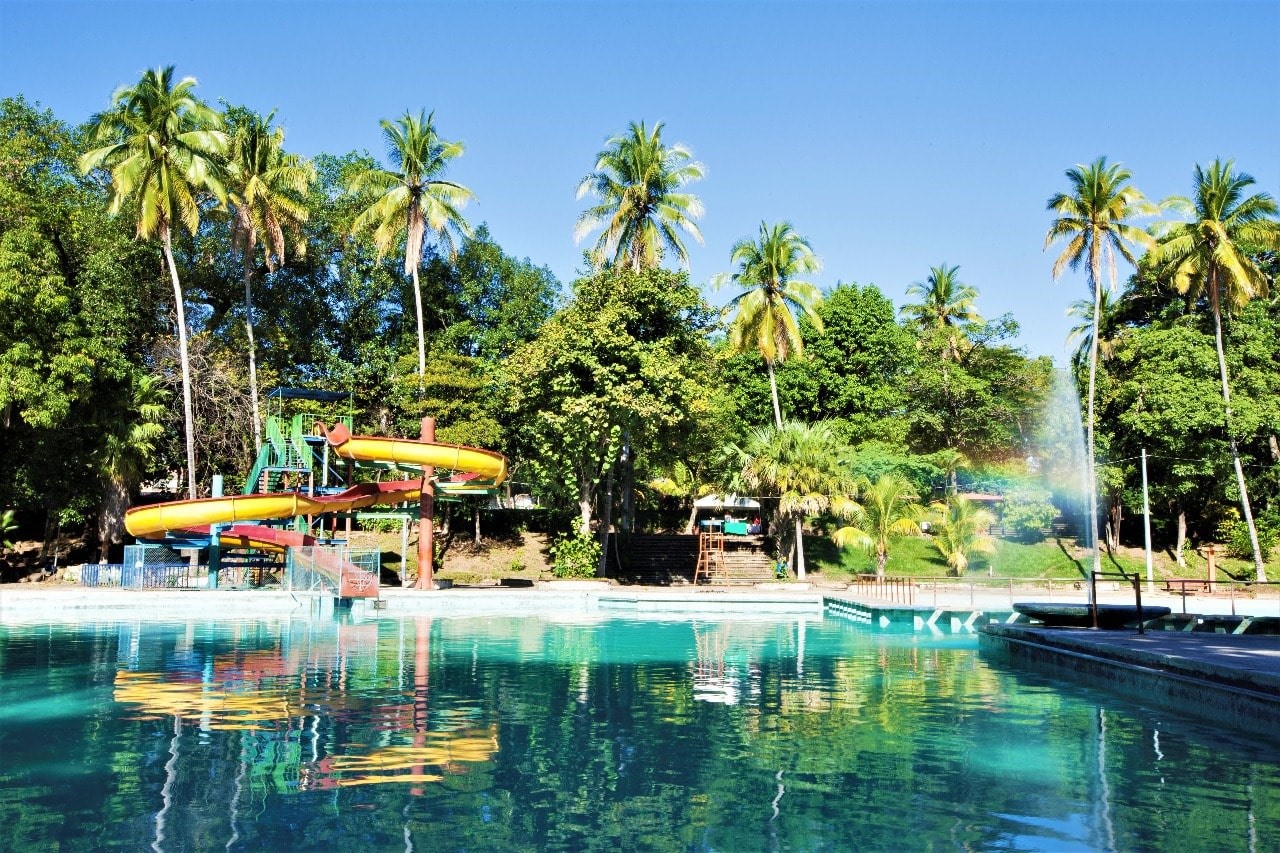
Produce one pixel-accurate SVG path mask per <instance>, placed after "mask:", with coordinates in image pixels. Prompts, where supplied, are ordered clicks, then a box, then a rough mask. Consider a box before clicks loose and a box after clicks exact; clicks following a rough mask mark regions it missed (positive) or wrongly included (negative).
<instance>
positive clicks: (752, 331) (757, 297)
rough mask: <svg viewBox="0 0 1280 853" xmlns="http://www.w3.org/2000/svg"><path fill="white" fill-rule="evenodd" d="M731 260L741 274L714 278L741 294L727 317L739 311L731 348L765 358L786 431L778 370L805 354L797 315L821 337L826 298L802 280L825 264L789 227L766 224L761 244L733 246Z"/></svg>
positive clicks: (746, 241)
mask: <svg viewBox="0 0 1280 853" xmlns="http://www.w3.org/2000/svg"><path fill="white" fill-rule="evenodd" d="M729 260H730V261H731V262H733V263H736V264H737V265H738V271H737V272H735V273H734V274H733V275H732V276H731V277H729V278H727V279H726V277H725V275H724V274H723V273H722V274H720V275H718V276H716V278H715V284H716V286H721V285H723V284H724V283H725V282H726V281H732V282H733V283H734V284H736V285H738V286H739V287H741V288H742V293H739V294H738V295H737V296H735V297H734V298H733V299H731V300H730V301H729V304H728V305H726V306H725V309H724V310H725V313H726V314H727V313H730V312H733V311H737V314H736V316H735V317H734V319H733V324H732V325H731V326H730V327H729V345H730V347H731V348H732V349H733V350H734V351H735V352H740V353H745V352H758V353H760V355H761V357H762V358H764V361H765V365H766V366H767V367H768V370H769V391H770V393H771V394H772V395H773V422H774V425H775V426H776V427H777V428H778V429H782V406H781V405H779V403H778V380H777V378H776V377H775V375H774V364H775V363H778V362H783V361H786V360H787V359H788V358H789V357H790V356H791V355H792V354H800V353H802V352H804V341H803V340H802V339H801V337H800V327H799V326H798V325H797V324H796V318H795V315H793V314H792V309H795V310H796V311H798V312H799V313H801V314H803V315H804V316H806V317H808V318H809V322H811V323H812V324H813V326H814V328H816V329H817V330H818V331H819V332H821V331H822V318H821V317H820V316H819V315H818V303H819V301H820V300H821V299H822V295H821V294H820V293H819V291H818V288H817V287H816V286H814V285H813V284H811V283H809V282H807V281H802V280H800V279H799V278H798V276H802V275H807V274H809V273H815V272H818V271H819V270H820V269H822V263H821V262H820V261H819V260H818V257H817V255H815V254H814V253H813V249H812V248H811V247H810V246H809V241H808V240H806V239H804V238H803V237H801V236H800V235H799V234H797V233H796V231H795V229H794V228H792V227H791V223H790V222H782V223H779V224H776V225H772V226H770V225H767V224H765V223H763V222H761V223H760V238H759V240H752V239H751V238H750V237H744V238H742V239H741V240H739V241H738V242H737V243H735V244H734V246H733V250H732V251H731V252H730V254H729Z"/></svg>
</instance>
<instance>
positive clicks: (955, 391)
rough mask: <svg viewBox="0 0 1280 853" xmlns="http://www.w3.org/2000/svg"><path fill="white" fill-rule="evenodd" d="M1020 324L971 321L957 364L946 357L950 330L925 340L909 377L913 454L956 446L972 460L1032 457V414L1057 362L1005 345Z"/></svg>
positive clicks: (1045, 393)
mask: <svg viewBox="0 0 1280 853" xmlns="http://www.w3.org/2000/svg"><path fill="white" fill-rule="evenodd" d="M1017 329H1018V325H1017V323H1015V322H1013V320H1012V319H1011V318H1010V317H1008V316H1004V317H999V318H997V319H995V320H992V321H990V322H988V323H985V324H981V325H979V324H972V325H970V326H969V327H967V328H966V329H965V330H964V334H965V338H966V341H965V343H963V344H961V345H960V346H959V347H957V349H956V351H957V352H958V353H959V357H958V358H957V359H956V360H955V361H952V360H951V359H950V358H949V357H948V355H947V353H948V351H949V350H950V347H951V343H950V335H949V334H948V333H947V332H945V331H943V332H938V331H936V330H935V331H933V332H929V333H926V334H924V335H923V336H922V337H921V339H920V341H919V346H920V353H919V360H918V362H917V363H916V366H915V368H914V369H913V370H912V371H911V372H910V373H909V374H908V375H907V377H906V380H905V385H906V394H905V397H906V403H905V406H904V409H905V414H906V416H907V418H909V421H910V431H909V432H908V444H909V445H910V446H911V449H912V450H913V451H915V452H916V453H923V454H930V453H934V452H935V451H938V450H944V449H951V450H956V451H958V452H960V453H963V454H964V455H965V456H967V457H968V458H969V459H971V460H974V461H983V460H993V461H994V460H1007V459H1010V458H1022V457H1024V456H1025V455H1026V453H1027V449H1028V448H1027V445H1028V442H1029V440H1030V436H1031V432H1032V428H1033V426H1034V424H1033V423H1031V418H1030V413H1032V412H1036V411H1038V410H1039V409H1040V408H1041V406H1042V404H1043V402H1044V400H1045V399H1046V398H1047V397H1048V396H1049V390H1050V387H1051V384H1052V383H1051V380H1052V376H1053V363H1052V361H1051V360H1050V359H1049V358H1047V357H1041V358H1038V359H1029V358H1027V356H1026V355H1025V354H1024V353H1023V352H1022V351H1021V350H1019V349H1016V348H1014V347H1012V346H1009V345H1008V344H1005V343H1004V341H1005V340H1007V339H1008V338H1011V337H1013V336H1014V335H1016V334H1017Z"/></svg>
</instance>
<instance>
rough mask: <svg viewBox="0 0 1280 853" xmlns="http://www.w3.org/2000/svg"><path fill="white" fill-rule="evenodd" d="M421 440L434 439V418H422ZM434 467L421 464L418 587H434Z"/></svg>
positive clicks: (430, 440) (429, 441)
mask: <svg viewBox="0 0 1280 853" xmlns="http://www.w3.org/2000/svg"><path fill="white" fill-rule="evenodd" d="M418 435H419V438H420V440H422V441H423V442H428V443H431V442H434V441H435V440H436V419H435V418H431V417H427V418H423V419H422V430H421V432H420V433H419V434H418ZM435 474H436V469H435V467H434V466H432V465H424V466H422V494H421V496H420V497H419V498H418V583H417V588H418V589H435V580H436V578H435V558H436V547H435V529H434V527H433V526H432V523H433V518H434V517H435V512H436V495H435V491H434V485H433V484H432V482H431V480H432V478H433V477H435Z"/></svg>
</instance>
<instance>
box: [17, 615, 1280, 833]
mask: <svg viewBox="0 0 1280 853" xmlns="http://www.w3.org/2000/svg"><path fill="white" fill-rule="evenodd" d="M0 640H2V641H3V642H2V646H0V689H2V690H3V692H4V701H3V703H0V756H2V760H0V819H2V820H3V821H4V823H5V826H6V832H5V834H6V836H7V838H8V839H9V841H8V844H9V845H10V847H11V849H44V848H57V847H62V848H67V849H85V848H119V849H127V850H140V849H147V848H150V849H154V850H205V849H213V848H219V849H228V850H238V849H246V850H260V849H297V850H306V849H413V850H524V849H566V850H581V849H616V848H624V849H655V850H687V849H700V850H764V849H804V850H809V849H841V850H854V849H857V850H902V849H941V848H946V849H1008V850H1107V849H1114V850H1135V849H1178V850H1196V849H1204V850H1209V849H1212V850H1275V849H1278V848H1280V744H1278V743H1277V742H1276V741H1275V740H1274V739H1273V738H1272V739H1263V738H1256V737H1252V736H1249V735H1247V734H1242V733H1237V732H1231V731H1225V730H1224V731H1219V730H1215V728H1214V727H1213V726H1212V725H1211V724H1208V723H1206V722H1205V721H1204V720H1193V719H1190V718H1179V717H1176V716H1174V715H1171V714H1169V713H1168V712H1165V711H1160V710H1154V709H1149V708H1144V707H1143V706H1141V705H1138V704H1134V703H1132V702H1128V701H1126V700H1124V699H1121V698H1118V697H1115V696H1113V695H1110V694H1107V693H1103V692H1095V691H1092V690H1090V689H1088V688H1087V687H1083V686H1077V685H1071V684H1066V685H1064V684H1062V683H1061V682H1057V681H1052V680H1050V679H1047V678H1045V677H1042V676H1037V675H1031V674H1026V673H1022V672H1018V671H1014V670H1011V669H1005V668H1003V667H1002V666H1001V665H1000V664H998V663H995V662H994V661H992V660H988V659H985V658H984V657H983V656H981V655H979V653H978V651H977V643H976V641H975V640H974V639H973V638H971V637H958V636H952V637H927V636H922V635H904V634H881V633H875V632H872V631H869V630H866V629H863V628H861V627H858V626H856V625H852V624H850V623H848V622H847V621H845V620H841V619H822V618H819V617H806V618H801V619H795V618H792V619H786V620H783V619H777V618H772V619H748V618H737V617H735V618H733V619H727V618H726V619H716V620H699V619H680V620H673V619H665V618H663V617H661V616H660V615H655V616H654V618H651V619H636V618H631V619H612V618H603V617H599V616H598V615H594V614H582V613H576V614H574V613H570V614H565V615H564V616H562V617H559V618H557V617H555V616H542V617H530V616H511V617H492V616H491V617H484V618H480V617H456V618H438V617H437V618H431V617H425V616H413V617H405V618H389V617H388V618H381V619H370V620H367V621H363V622H357V621H351V620H346V621H344V620H340V619H339V620H332V619H329V620H325V619H314V620H312V619H274V620H265V621H244V622H230V623H228V622H212V621H194V622H172V623H165V622H154V621H152V622H146V621H142V622H139V621H122V622H98V623H92V624H88V623H87V624H83V625H47V624H42V625H8V626H4V627H0Z"/></svg>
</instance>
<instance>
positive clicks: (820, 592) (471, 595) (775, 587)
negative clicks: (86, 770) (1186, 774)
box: [0, 581, 1280, 628]
mask: <svg viewBox="0 0 1280 853" xmlns="http://www.w3.org/2000/svg"><path fill="white" fill-rule="evenodd" d="M381 596H382V602H383V603H382V604H381V605H380V610H379V612H385V613H388V614H415V613H421V614H424V615H441V616H447V615H459V616H461V615H484V614H488V613H505V614H519V613H539V612H545V611H547V610H551V609H557V610H591V611H595V610H601V611H611V612H620V611H634V612H653V611H667V612H696V613H745V612H757V613H760V614H761V615H770V614H771V615H780V614H785V613H802V614H808V613H811V614H814V615H821V614H822V612H823V608H824V602H825V603H826V604H827V605H828V606H830V604H831V603H832V602H838V603H852V604H857V605H861V606H863V607H865V608H869V609H873V610H881V611H884V610H892V609H912V610H914V611H917V612H918V613H920V614H922V615H921V620H922V623H928V620H929V618H930V616H931V615H932V613H933V612H937V611H942V612H945V613H948V614H949V613H951V612H955V613H957V614H963V613H972V612H982V613H987V614H1008V613H1009V611H1010V610H1011V607H1012V603H1013V602H1014V601H1043V600H1052V601H1057V602H1068V601H1074V602H1077V603H1081V602H1083V601H1084V594H1083V592H1080V591H1074V594H1065V593H1063V592H1058V593H1056V594H1054V595H1052V596H1046V595H1045V592H1044V591H1043V590H1040V591H1034V590H1031V591H1028V590H1022V589H1014V590H1004V589H1000V588H997V589H991V588H983V587H982V586H977V585H971V584H967V583H963V582H962V583H960V584H956V585H954V586H951V587H950V588H942V587H923V586H922V587H921V588H919V589H917V590H916V594H915V603H914V604H913V605H911V606H910V608H905V607H904V606H903V605H899V604H896V603H893V602H889V601H884V600H881V599H877V598H876V597H874V596H870V595H866V594H864V593H863V591H862V590H859V589H857V588H856V587H849V588H845V587H844V586H843V585H837V584H820V583H815V584H813V585H810V584H804V583H794V582H793V583H772V584H762V585H760V586H757V587H742V586H733V587H722V586H696V587H695V586H676V587H642V586H620V585H617V584H611V583H609V582H607V581H549V582H539V583H538V584H536V585H534V586H531V587H501V586H488V587H453V588H451V589H443V590H415V589H404V588H398V587H383V588H382V590H381ZM311 598H312V597H309V596H307V595H304V594H300V593H299V594H294V593H289V592H285V591H282V590H278V589H261V590H146V591H134V590H122V589H120V588H118V587H116V588H111V587H83V586H80V585H78V584H67V583H42V584H5V585H3V586H0V623H4V622H6V621H18V622H32V621H41V620H47V619H55V620H58V619H67V618H72V617H76V618H79V617H83V616H86V615H88V613H89V611H103V613H102V615H103V616H109V615H111V613H115V614H116V615H119V614H120V613H121V612H123V611H129V610H136V611H139V613H138V614H137V615H138V616H153V617H155V618H200V617H217V616H219V615H231V616H243V617H257V616H270V615H287V614H294V613H298V612H306V609H307V608H308V607H309V606H310V603H311ZM1098 600H1099V601H1100V602H1107V603H1120V604H1123V603H1132V601H1133V595H1132V593H1131V592H1129V591H1128V590H1124V591H1120V590H1101V591H1100V592H1099V596H1098ZM1143 602H1144V604H1147V605H1164V606H1167V607H1169V608H1170V609H1171V610H1172V611H1173V613H1174V614H1181V613H1183V612H1184V607H1185V609H1186V612H1188V613H1193V614H1200V615H1204V616H1210V615H1223V614H1230V613H1235V614H1238V615H1241V616H1270V617H1277V618H1280V595H1278V596H1276V597H1271V598H1246V597H1243V596H1237V597H1235V598H1229V597H1227V596H1223V595H1216V596H1209V595H1199V596H1191V597H1187V598H1184V597H1182V596H1176V595H1168V594H1163V595H1162V594H1159V593H1156V594H1154V595H1145V594H1144V595H1143ZM965 618H967V617H962V621H963V620H964V619H965ZM949 621H950V617H949V616H948V617H947V619H946V620H945V621H944V623H943V624H948V623H949ZM987 621H988V620H986V619H980V620H978V621H977V622H976V623H972V624H971V627H974V628H976V627H977V626H978V625H980V624H986V623H987ZM1000 621H1004V617H1003V616H1002V617H1001V618H1000ZM935 624H937V622H936V620H935Z"/></svg>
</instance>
